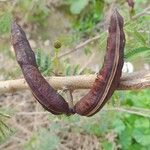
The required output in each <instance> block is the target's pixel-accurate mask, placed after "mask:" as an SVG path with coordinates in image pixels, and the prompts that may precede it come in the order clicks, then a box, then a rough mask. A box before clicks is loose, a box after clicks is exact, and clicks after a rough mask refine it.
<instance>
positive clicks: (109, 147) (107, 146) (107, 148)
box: [102, 141, 113, 150]
mask: <svg viewBox="0 0 150 150" xmlns="http://www.w3.org/2000/svg"><path fill="white" fill-rule="evenodd" d="M102 147H103V149H104V150H112V149H113V144H112V143H110V142H108V141H103V142H102Z"/></svg>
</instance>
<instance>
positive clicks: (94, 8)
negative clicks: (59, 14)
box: [68, 0, 105, 34]
mask: <svg viewBox="0 0 150 150" xmlns="http://www.w3.org/2000/svg"><path fill="white" fill-rule="evenodd" d="M68 3H69V4H70V11H71V13H72V14H76V15H77V16H76V17H77V18H78V19H75V22H74V27H75V28H76V29H77V30H79V31H80V32H81V33H82V32H83V33H84V34H85V33H92V31H93V30H94V29H95V25H96V24H97V23H98V22H99V21H100V20H101V19H102V16H103V8H104V4H105V3H104V1H103V0H77V1H74V0H72V1H69V2H68Z"/></svg>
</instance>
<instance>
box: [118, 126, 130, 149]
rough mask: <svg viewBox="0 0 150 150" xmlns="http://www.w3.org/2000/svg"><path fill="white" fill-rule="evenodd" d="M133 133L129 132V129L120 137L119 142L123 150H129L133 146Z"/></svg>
mask: <svg viewBox="0 0 150 150" xmlns="http://www.w3.org/2000/svg"><path fill="white" fill-rule="evenodd" d="M131 134H132V131H131V130H129V129H128V128H127V129H126V130H124V131H123V132H122V133H121V134H120V136H119V141H120V144H121V146H122V149H125V150H126V149H127V150H128V149H129V147H130V146H131V144H132V137H131Z"/></svg>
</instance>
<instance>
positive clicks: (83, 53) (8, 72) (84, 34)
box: [0, 0, 150, 150]
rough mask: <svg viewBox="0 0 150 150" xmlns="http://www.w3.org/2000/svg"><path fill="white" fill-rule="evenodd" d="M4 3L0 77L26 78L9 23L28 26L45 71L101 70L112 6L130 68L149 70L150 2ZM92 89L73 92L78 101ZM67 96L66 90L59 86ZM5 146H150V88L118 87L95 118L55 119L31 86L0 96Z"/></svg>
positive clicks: (0, 145)
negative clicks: (118, 17)
mask: <svg viewBox="0 0 150 150" xmlns="http://www.w3.org/2000/svg"><path fill="white" fill-rule="evenodd" d="M134 2H135V4H134V7H133V6H131V5H129V4H128V3H127V1H126V0H55V1H54V0H32V1H31V0H24V1H23V0H0V80H1V81H4V80H15V79H20V78H23V75H22V73H21V70H20V68H19V65H18V64H17V62H16V59H15V55H14V50H13V48H12V45H11V36H10V27H11V22H12V20H16V21H17V23H18V24H19V25H21V26H22V28H23V29H24V31H25V33H26V35H27V38H28V40H29V42H30V44H31V47H32V49H33V50H34V52H35V54H36V61H37V64H38V66H39V69H40V71H41V73H42V74H43V76H58V75H61V76H69V75H80V74H81V75H82V74H96V73H97V72H98V70H99V69H100V68H101V66H102V64H103V58H104V55H105V50H106V42H107V34H108V32H107V29H108V23H109V16H110V13H111V12H110V9H111V7H112V5H114V6H116V7H117V9H118V11H119V13H120V14H121V15H122V16H123V18H124V23H125V26H124V31H125V34H126V46H125V62H126V63H125V67H124V69H123V71H124V72H126V73H130V72H133V71H139V70H150V2H149V0H135V1H134ZM87 91H88V90H75V91H74V92H73V98H74V101H75V102H76V101H78V100H79V99H80V98H81V97H82V96H83V95H84V94H85V93H86V92H87ZM59 93H60V94H62V96H63V97H65V99H68V91H67V92H64V91H59ZM0 149H1V150H55V149H57V150H60V149H61V150H119V149H121V150H135V149H136V150H150V89H145V90H136V91H116V92H115V93H114V94H113V96H112V98H111V99H110V100H109V102H108V103H107V104H106V106H105V107H104V108H103V109H102V110H101V111H100V112H99V113H97V114H96V115H94V116H92V117H89V118H87V117H80V116H78V115H74V116H69V117H66V116H54V115H52V114H50V113H49V112H47V111H45V110H44V109H43V108H42V107H41V105H40V104H39V103H38V102H36V100H35V99H34V97H33V96H32V94H31V92H30V91H29V90H25V91H14V92H13V93H0Z"/></svg>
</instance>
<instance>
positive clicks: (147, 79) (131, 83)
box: [0, 71, 150, 93]
mask: <svg viewBox="0 0 150 150" xmlns="http://www.w3.org/2000/svg"><path fill="white" fill-rule="evenodd" d="M95 78H96V75H78V76H66V77H47V78H46V79H47V81H48V82H49V83H50V85H51V86H52V87H53V88H54V89H56V90H58V89H59V90H62V89H64V88H67V89H69V90H75V89H89V88H91V87H92V85H93V83H94V80H95ZM144 88H150V71H140V72H135V73H131V74H127V75H123V77H121V81H120V84H119V86H118V88H117V90H136V89H144ZM25 89H29V87H28V85H27V83H26V81H25V80H24V79H16V80H7V81H0V93H6V92H15V91H20V90H25Z"/></svg>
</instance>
